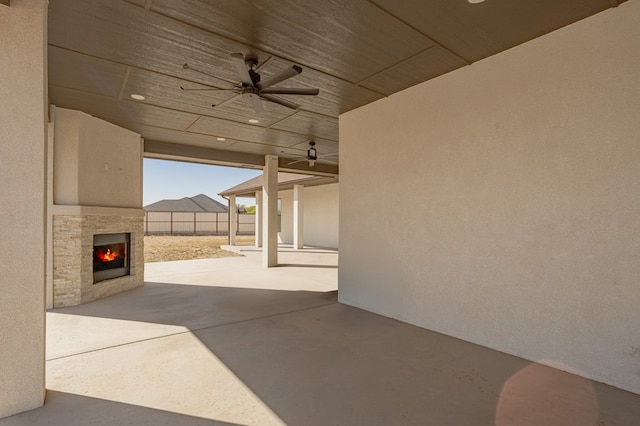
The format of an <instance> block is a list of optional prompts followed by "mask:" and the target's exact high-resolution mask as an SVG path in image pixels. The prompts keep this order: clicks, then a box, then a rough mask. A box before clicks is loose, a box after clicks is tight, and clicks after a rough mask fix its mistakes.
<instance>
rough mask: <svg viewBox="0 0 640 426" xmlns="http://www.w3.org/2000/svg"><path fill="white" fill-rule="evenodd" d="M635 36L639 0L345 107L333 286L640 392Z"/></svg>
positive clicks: (367, 305)
mask: <svg viewBox="0 0 640 426" xmlns="http://www.w3.org/2000/svg"><path fill="white" fill-rule="evenodd" d="M639 46H640V0H630V1H628V2H626V3H624V4H622V5H621V6H620V7H618V8H615V9H610V10H608V11H606V12H604V13H601V14H598V15H596V16H594V17H591V18H589V19H586V20H584V21H581V22H579V23H576V24H574V25H572V26H570V27H567V28H564V29H562V30H559V31H556V32H554V33H552V34H549V35H547V36H544V37H541V38H538V39H536V40H534V41H532V42H529V43H526V44H524V45H521V46H519V47H517V48H514V49H511V50H510V51H507V52H505V53H502V54H499V55H497V56H494V57H492V58H489V59H486V60H483V61H480V62H478V63H475V64H473V65H471V66H468V67H465V68H462V69H460V70H458V71H455V72H453V73H450V74H448V75H446V76H443V77H440V78H437V79H435V80H432V81H430V82H427V83H424V84H421V85H419V86H416V87H414V88H411V89H408V90H406V91H403V92H401V93H398V94H396V95H393V96H390V97H389V98H386V99H383V100H381V101H379V102H376V103H374V104H370V105H368V106H365V107H363V108H360V109H358V110H354V111H351V112H349V113H347V114H344V115H342V116H341V117H340V185H341V188H340V199H341V202H340V206H341V208H340V231H341V235H340V269H339V286H340V291H339V299H340V301H341V302H343V303H348V304H351V305H354V306H358V307H361V308H364V309H368V310H371V311H374V312H378V313H381V314H383V315H387V316H390V317H394V318H398V319H400V320H402V321H406V322H409V323H413V324H416V325H419V326H422V327H425V328H428V329H432V330H436V331H439V332H442V333H445V334H448V335H452V336H456V337H459V338H462V339H464V340H467V341H471V342H476V343H479V344H481V345H485V346H488V347H491V348H495V349H498V350H501V351H504V352H507V353H511V354H515V355H518V356H522V357H524V358H527V359H530V360H535V361H541V362H543V363H546V364H550V365H559V364H558V363H561V364H563V365H564V367H562V368H565V369H569V370H573V371H576V372H578V373H579V374H582V375H585V376H587V377H590V378H593V379H596V380H598V381H602V382H605V383H609V384H612V385H615V386H617V387H620V388H623V389H627V390H630V391H633V392H636V393H640V368H639V365H640V308H639V307H640V136H639V135H640V49H639ZM363 212H366V213H367V214H366V215H363V214H362V213H363ZM382 224H384V226H381V225H382Z"/></svg>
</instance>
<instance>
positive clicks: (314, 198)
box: [278, 183, 340, 248]
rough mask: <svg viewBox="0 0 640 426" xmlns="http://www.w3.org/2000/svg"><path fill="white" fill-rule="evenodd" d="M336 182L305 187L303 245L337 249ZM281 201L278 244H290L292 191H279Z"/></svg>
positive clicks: (291, 234)
mask: <svg viewBox="0 0 640 426" xmlns="http://www.w3.org/2000/svg"><path fill="white" fill-rule="evenodd" d="M339 185H340V184H338V183H335V184H329V185H320V186H310V187H306V188H304V198H303V206H304V221H303V224H304V225H303V226H304V236H303V241H304V245H305V246H313V247H326V248H338V222H339V221H338V201H339V190H338V188H339ZM278 198H280V199H281V200H282V218H281V223H282V227H281V231H280V232H279V233H278V241H279V242H281V243H284V244H292V243H293V190H291V189H289V190H286V191H280V192H279V193H278Z"/></svg>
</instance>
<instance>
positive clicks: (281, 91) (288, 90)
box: [260, 87, 320, 95]
mask: <svg viewBox="0 0 640 426" xmlns="http://www.w3.org/2000/svg"><path fill="white" fill-rule="evenodd" d="M260 93H261V94H262V93H264V94H272V95H317V94H318V93H320V90H319V89H292V88H284V87H283V88H274V89H262V90H260Z"/></svg>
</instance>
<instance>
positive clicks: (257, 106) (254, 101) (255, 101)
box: [247, 93, 264, 114]
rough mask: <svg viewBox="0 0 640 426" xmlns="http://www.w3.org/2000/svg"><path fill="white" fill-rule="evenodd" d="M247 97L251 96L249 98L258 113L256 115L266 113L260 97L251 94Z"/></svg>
mask: <svg viewBox="0 0 640 426" xmlns="http://www.w3.org/2000/svg"><path fill="white" fill-rule="evenodd" d="M247 96H249V98H250V99H251V104H253V110H254V111H255V112H256V114H260V113H261V112H263V111H264V109H263V108H262V102H260V97H259V96H258V95H254V94H253V93H249V94H247Z"/></svg>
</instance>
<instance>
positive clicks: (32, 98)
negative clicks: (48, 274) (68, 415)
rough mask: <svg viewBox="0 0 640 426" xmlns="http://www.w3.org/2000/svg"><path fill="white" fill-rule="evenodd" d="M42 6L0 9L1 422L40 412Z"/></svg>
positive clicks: (36, 0) (23, 2) (24, 0)
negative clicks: (3, 418) (32, 410)
mask: <svg viewBox="0 0 640 426" xmlns="http://www.w3.org/2000/svg"><path fill="white" fill-rule="evenodd" d="M46 22H47V2H46V1H42V0H31V1H28V0H12V1H11V7H6V6H1V5H0V40H2V41H1V42H0V75H1V76H2V78H0V98H1V99H2V101H1V102H0V147H2V155H0V182H2V183H1V184H0V210H1V212H2V214H1V215H0V236H1V240H2V247H3V249H2V250H0V272H1V273H0V289H2V292H1V293H0V395H1V397H0V418H2V417H5V416H9V415H12V414H15V413H18V412H21V411H25V410H28V409H32V408H35V407H38V406H40V405H42V403H43V401H44V393H45V390H44V345H45V323H44V321H45V320H44V314H45V312H44V309H45V292H44V288H45V195H46V175H45V161H46V150H45V146H46V121H47V120H46V108H47V107H46V103H47V101H46V93H47V91H46V81H45V78H44V77H43V76H45V75H46V67H47V65H46V45H47V43H46Z"/></svg>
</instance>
